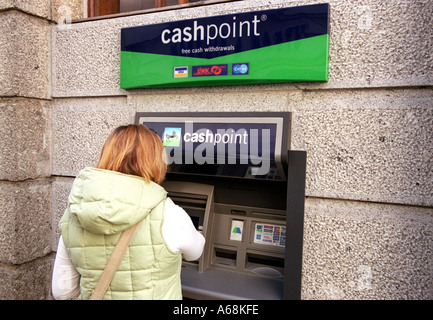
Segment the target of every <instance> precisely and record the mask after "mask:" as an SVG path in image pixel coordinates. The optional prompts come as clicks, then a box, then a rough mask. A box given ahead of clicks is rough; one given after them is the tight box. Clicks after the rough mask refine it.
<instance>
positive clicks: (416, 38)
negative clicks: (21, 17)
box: [53, 0, 433, 97]
mask: <svg viewBox="0 0 433 320" xmlns="http://www.w3.org/2000/svg"><path fill="white" fill-rule="evenodd" d="M320 2H321V1H318V0H314V1H313V0H311V1H285V0H273V1H237V2H233V3H230V2H229V3H223V4H218V5H212V6H199V7H193V8H189V9H182V10H180V11H164V12H159V13H151V14H142V15H134V16H128V17H122V18H116V19H104V20H98V21H92V22H81V23H76V24H72V25H71V27H70V28H67V29H59V28H58V27H53V96H55V97H66V96H95V95H124V94H125V90H121V89H120V29H121V28H123V27H130V26H138V25H145V24H153V23H161V22H168V21H174V20H184V19H195V18H199V17H208V16H213V15H222V14H231V13H233V12H248V11H257V10H265V9H274V8H279V7H283V6H298V5H303V4H314V3H320ZM330 5H331V13H330V30H331V31H330V60H329V82H328V83H298V84H296V85H294V84H287V85H279V87H282V88H284V87H289V88H299V87H304V88H310V89H311V88H351V87H382V86H414V85H417V86H418V85H432V84H433V67H432V66H433V57H432V55H431V51H432V48H433V40H432V39H433V30H432V28H431V25H432V23H433V20H432V19H433V3H432V2H431V1H428V0H420V1H416V2H415V3H412V2H410V1H399V0H393V1H375V2H371V3H370V2H369V3H368V4H360V3H359V1H355V0H351V1H345V0H335V1H330ZM185 90H187V89H179V91H180V92H184V91H185ZM129 92H131V91H129Z"/></svg>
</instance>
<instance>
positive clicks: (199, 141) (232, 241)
mask: <svg viewBox="0 0 433 320" xmlns="http://www.w3.org/2000/svg"><path fill="white" fill-rule="evenodd" d="M135 122H136V123H137V124H143V125H146V126H147V127H148V128H150V129H151V130H153V131H155V132H156V133H157V134H158V136H159V137H160V138H161V141H162V143H163V145H164V146H165V150H166V153H167V159H166V160H167V162H168V163H169V170H168V173H167V177H166V179H165V181H164V182H163V184H162V185H163V187H164V188H165V190H166V191H167V192H168V196H169V197H170V198H171V199H172V200H173V201H174V203H176V204H177V205H179V206H181V207H182V208H183V209H184V210H185V211H186V212H187V213H188V215H189V216H190V217H191V221H192V223H193V224H194V226H195V227H196V229H197V230H199V231H200V232H201V233H202V234H203V236H204V237H205V239H206V243H205V247H204V251H203V254H202V256H201V257H200V259H199V260H197V261H192V262H189V261H184V262H183V264H182V273H181V280H182V291H183V296H184V297H185V298H189V299H299V298H300V292H301V276H302V239H303V217H304V199H305V166H306V154H305V152H301V151H292V150H289V148H290V123H291V114H290V113H289V112H248V113H247V112H209V113H208V112H179V113H175V112H139V113H137V114H136V119H135Z"/></svg>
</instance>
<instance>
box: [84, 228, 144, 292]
mask: <svg viewBox="0 0 433 320" xmlns="http://www.w3.org/2000/svg"><path fill="white" fill-rule="evenodd" d="M140 223H141V221H140V222H139V223H137V224H136V225H134V226H132V227H131V228H129V229H126V230H125V231H123V232H122V234H121V235H120V238H119V240H118V241H117V244H116V246H115V247H114V250H113V252H112V253H111V256H110V259H108V262H107V265H106V266H105V269H104V271H103V272H102V275H101V278H99V281H98V284H97V285H96V288H95V291H93V293H92V296H91V297H90V300H101V299H102V298H103V297H104V295H105V292H106V291H107V289H108V286H109V285H110V283H111V280H113V277H114V274H115V273H116V270H117V268H118V267H119V265H120V262H121V261H122V258H123V256H124V254H125V251H126V248H128V246H129V243H130V242H131V239H132V237H134V234H135V231H137V229H138V227H139V225H140Z"/></svg>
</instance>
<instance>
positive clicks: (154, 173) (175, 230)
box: [52, 125, 204, 300]
mask: <svg viewBox="0 0 433 320" xmlns="http://www.w3.org/2000/svg"><path fill="white" fill-rule="evenodd" d="M164 152H165V150H164V147H163V145H162V141H161V139H160V138H159V137H158V136H157V135H156V134H155V133H154V132H152V131H151V130H149V129H148V128H147V127H145V126H143V125H128V126H121V127H118V128H117V129H115V130H114V131H113V132H112V133H111V135H110V136H109V137H108V139H107V141H106V142H105V144H104V146H103V147H102V150H101V154H100V156H99V160H98V163H97V165H96V168H85V169H84V170H82V171H81V172H80V173H79V175H78V176H77V177H76V179H75V180H74V183H73V185H72V189H71V192H70V194H69V199H68V206H67V208H66V210H65V213H64V215H63V217H62V219H61V220H60V223H59V228H60V231H61V237H60V240H59V245H58V249H57V255H56V260H55V263H54V271H53V280H52V292H53V297H54V298H55V299H71V298H74V297H77V296H78V298H79V299H89V298H90V296H91V294H92V292H93V290H94V289H95V287H96V284H97V282H98V279H99V277H100V276H101V274H102V271H103V270H104V268H105V265H106V262H107V260H108V258H109V257H110V254H111V251H112V250H113V248H114V246H115V245H116V243H117V240H118V238H119V236H120V234H121V232H122V231H123V230H126V229H127V228H129V227H131V226H133V225H135V224H136V223H138V222H140V221H142V222H141V223H140V227H139V228H138V230H137V231H136V233H135V235H134V238H133V239H132V241H131V243H130V245H129V247H128V249H127V251H126V253H125V255H124V257H123V260H122V262H121V264H120V266H119V268H118V269H117V272H116V274H115V276H114V278H113V280H112V282H111V285H110V287H109V288H108V290H107V292H106V294H105V296H104V299H123V300H127V299H182V292H181V283H180V269H181V263H182V255H183V257H184V258H185V259H186V260H196V259H198V258H199V257H200V256H201V254H202V251H203V246H204V238H203V236H202V235H201V234H200V233H199V232H198V231H197V230H196V229H195V228H194V225H193V224H192V221H191V219H190V218H189V216H188V214H187V213H186V212H185V211H184V210H183V209H182V208H180V207H178V206H176V205H175V204H174V203H173V202H172V201H171V199H170V198H167V195H166V191H165V190H164V188H163V187H161V186H160V183H161V182H162V181H163V179H164V177H165V174H166V170H167V165H166V163H165V162H164V155H165V153H164Z"/></svg>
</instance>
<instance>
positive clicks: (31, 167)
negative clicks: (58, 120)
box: [0, 99, 51, 181]
mask: <svg viewBox="0 0 433 320" xmlns="http://www.w3.org/2000/svg"><path fill="white" fill-rule="evenodd" d="M50 118H51V111H50V106H49V103H48V102H46V101H43V100H30V99H0V135H1V137H2V143H1V144H0V180H10V181H18V180H25V179H35V178H38V177H47V176H50V174H51V161H50V154H51V150H50V149H51V147H50V146H51V134H50V122H51V119H50Z"/></svg>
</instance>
